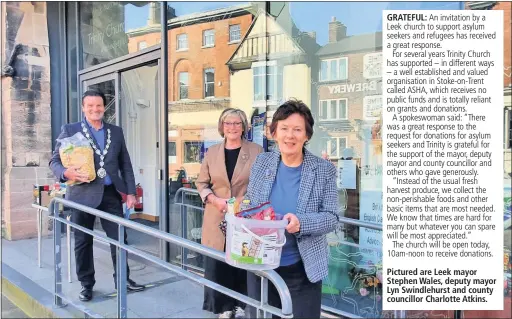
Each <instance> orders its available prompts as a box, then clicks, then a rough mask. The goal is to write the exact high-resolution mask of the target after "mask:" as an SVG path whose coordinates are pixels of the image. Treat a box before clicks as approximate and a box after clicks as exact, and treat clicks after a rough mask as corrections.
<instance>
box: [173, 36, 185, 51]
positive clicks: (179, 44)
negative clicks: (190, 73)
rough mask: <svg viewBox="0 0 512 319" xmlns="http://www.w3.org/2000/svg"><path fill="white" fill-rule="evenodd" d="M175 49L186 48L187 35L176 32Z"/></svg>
mask: <svg viewBox="0 0 512 319" xmlns="http://www.w3.org/2000/svg"><path fill="white" fill-rule="evenodd" d="M176 50H177V51H180V50H188V36H187V35H186V34H185V33H183V34H178V36H177V39H176Z"/></svg>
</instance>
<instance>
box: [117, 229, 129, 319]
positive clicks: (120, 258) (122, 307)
mask: <svg viewBox="0 0 512 319" xmlns="http://www.w3.org/2000/svg"><path fill="white" fill-rule="evenodd" d="M118 232H119V234H118V241H119V244H124V226H123V225H119V228H118ZM116 256H117V262H116V274H117V280H116V282H117V317H118V318H127V307H126V283H127V280H126V277H127V276H126V250H124V248H121V247H120V246H118V247H117V254H116Z"/></svg>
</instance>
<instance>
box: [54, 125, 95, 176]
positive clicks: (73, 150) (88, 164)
mask: <svg viewBox="0 0 512 319" xmlns="http://www.w3.org/2000/svg"><path fill="white" fill-rule="evenodd" d="M57 142H59V143H60V147H59V154H60V159H61V162H62V165H64V167H66V168H69V167H73V166H76V167H79V168H78V172H80V173H82V174H86V175H87V177H88V181H89V182H90V181H93V180H94V179H95V178H96V171H95V170H94V151H93V149H92V147H91V145H90V144H89V140H88V139H87V138H86V137H85V136H83V134H82V133H81V132H78V133H76V134H75V135H73V136H71V137H66V138H63V139H58V140H57ZM66 184H68V185H73V184H80V182H73V181H68V182H66Z"/></svg>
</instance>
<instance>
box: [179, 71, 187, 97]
mask: <svg viewBox="0 0 512 319" xmlns="http://www.w3.org/2000/svg"><path fill="white" fill-rule="evenodd" d="M178 81H179V99H180V100H183V99H188V73H187V72H180V73H179V75H178Z"/></svg>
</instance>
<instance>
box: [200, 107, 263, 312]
mask: <svg viewBox="0 0 512 319" xmlns="http://www.w3.org/2000/svg"><path fill="white" fill-rule="evenodd" d="M248 130H249V123H248V121H247V116H246V115H245V112H244V111H242V110H240V109H234V108H229V109H226V110H224V111H223V112H222V114H221V115H220V117H219V122H218V131H219V134H220V136H222V137H223V138H224V141H223V142H222V143H219V144H216V145H213V146H211V147H210V148H209V149H208V152H207V153H206V156H205V158H204V160H203V163H202V164H201V171H200V172H199V176H198V178H197V180H196V186H197V190H198V191H199V194H200V196H201V199H202V200H203V202H204V203H205V209H204V215H203V227H202V237H201V243H202V244H203V245H205V246H208V247H210V248H213V249H217V250H219V251H225V247H226V238H225V237H224V234H223V233H222V231H221V230H220V228H219V223H220V222H221V221H222V220H223V219H224V215H225V214H226V210H227V204H226V200H227V199H229V198H231V197H236V199H237V201H239V202H241V200H242V197H243V196H244V194H245V192H246V190H247V184H248V183H249V168H250V167H251V165H252V163H254V161H255V159H256V156H257V155H258V154H259V153H261V152H262V151H263V148H262V147H261V146H260V145H258V144H255V143H252V142H249V141H247V140H246V138H245V136H246V134H247V131H248ZM205 278H206V279H209V280H212V281H214V282H216V283H218V284H220V285H222V286H224V287H227V288H229V289H232V290H235V291H237V292H239V293H241V294H246V291H247V287H246V281H247V274H246V271H244V270H242V269H239V268H235V267H232V266H230V265H228V264H226V263H224V262H222V261H218V260H216V259H212V258H206V259H205ZM244 307H245V305H244V304H243V303H241V302H239V301H237V300H235V299H233V298H231V297H229V296H226V295H224V294H222V293H220V292H218V291H216V290H214V289H211V288H208V287H205V289H204V302H203V310H207V311H210V312H213V313H215V314H219V318H231V317H233V316H234V317H235V318H243V317H244V316H245V313H244V309H243V308H244Z"/></svg>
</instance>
